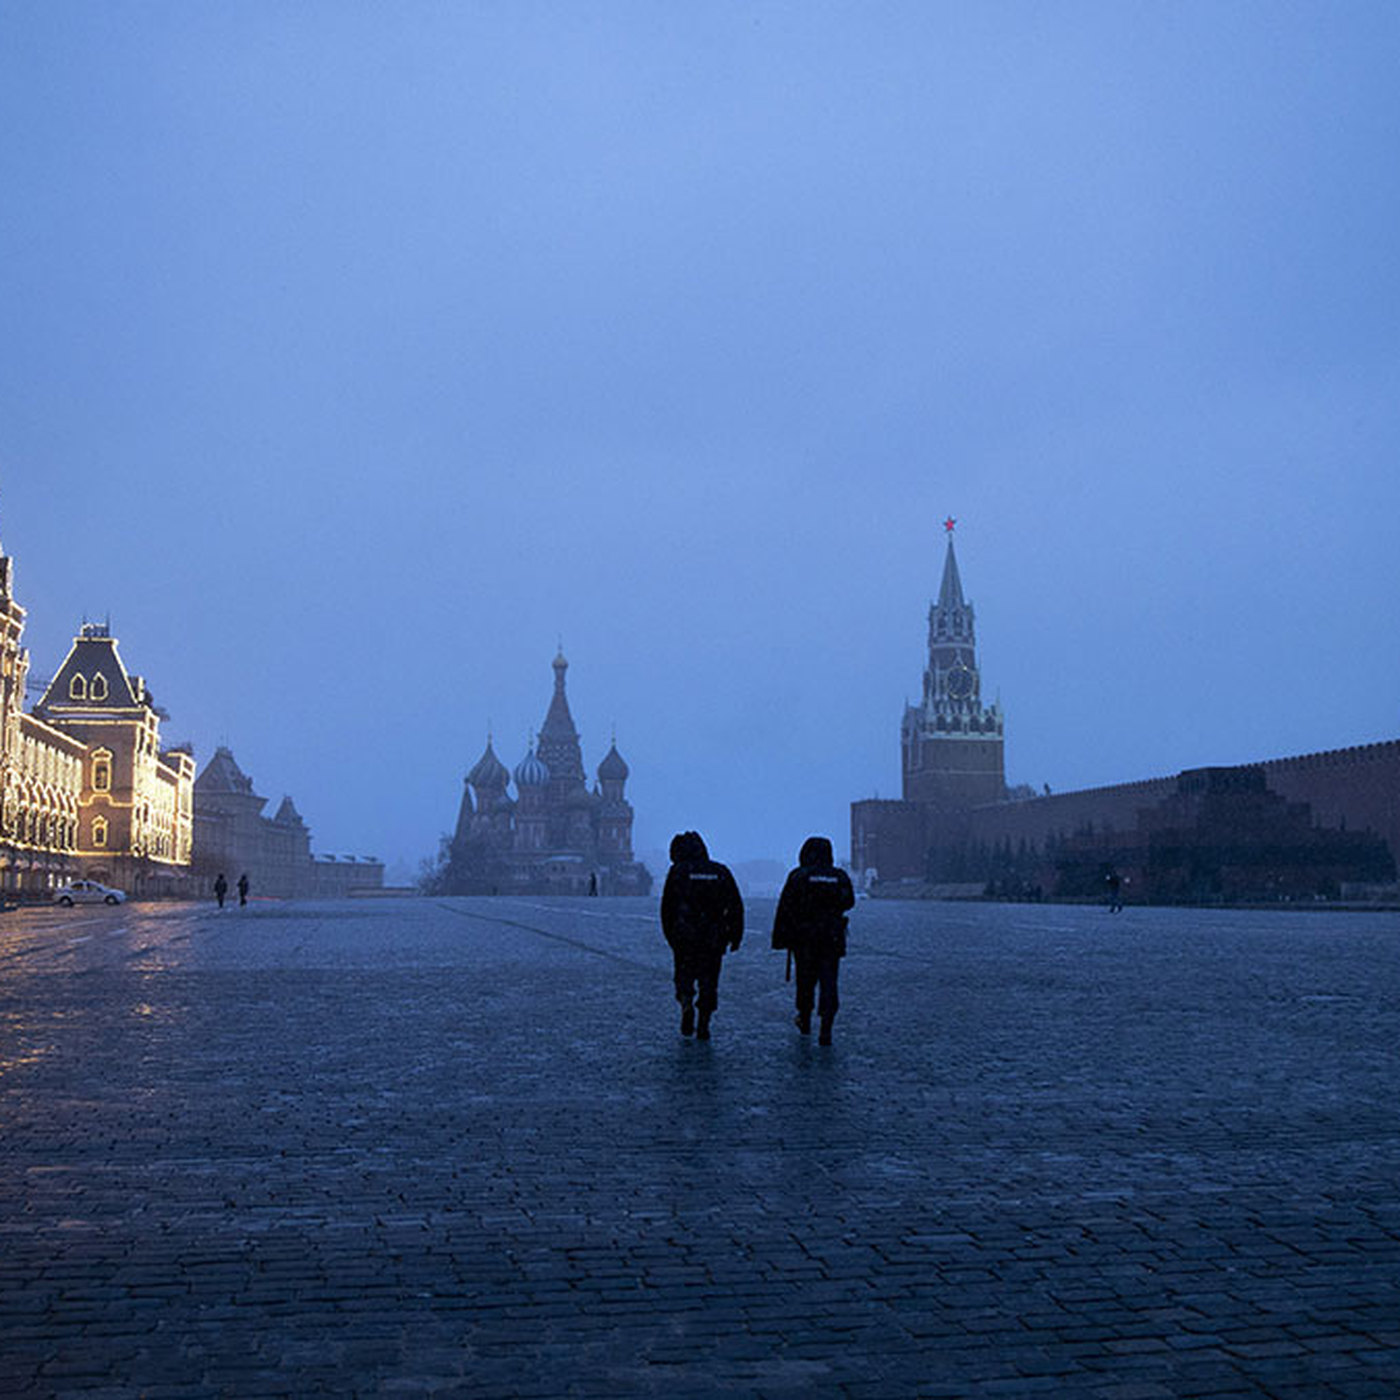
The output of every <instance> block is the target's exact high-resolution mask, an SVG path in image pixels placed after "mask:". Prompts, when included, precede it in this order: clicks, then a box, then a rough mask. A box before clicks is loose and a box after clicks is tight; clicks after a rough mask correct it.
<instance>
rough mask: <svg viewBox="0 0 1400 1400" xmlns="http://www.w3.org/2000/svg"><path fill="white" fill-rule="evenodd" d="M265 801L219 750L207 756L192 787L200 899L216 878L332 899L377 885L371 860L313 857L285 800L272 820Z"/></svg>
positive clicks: (270, 892)
mask: <svg viewBox="0 0 1400 1400" xmlns="http://www.w3.org/2000/svg"><path fill="white" fill-rule="evenodd" d="M266 806H267V798H265V797H262V796H260V795H259V794H258V793H257V792H255V791H254V790H253V780H252V779H251V778H250V777H249V776H248V775H247V774H246V773H244V771H243V770H242V769H241V768H240V767H239V766H238V762H237V760H236V759H235V758H234V756H233V753H232V751H231V750H230V749H229V748H227V747H226V746H222V745H221V746H220V747H219V748H218V749H216V750H215V752H214V756H213V758H211V759H210V760H209V762H208V763H207V764H205V766H204V769H203V771H202V772H201V773H200V774H199V776H198V777H197V778H196V779H195V781H194V870H195V875H196V877H197V879H198V882H199V888H200V891H201V893H202V894H207V892H208V891H209V890H210V889H211V888H212V886H213V883H214V881H215V879H216V878H217V877H218V876H219V875H220V874H222V875H223V876H224V877H225V878H226V879H227V880H228V882H229V884H230V885H233V884H234V883H235V881H237V879H238V877H239V876H240V875H245V874H246V875H247V876H248V882H249V884H250V885H251V887H252V890H253V893H254V895H257V896H271V897H274V898H278V899H333V898H340V897H343V896H345V895H349V894H355V893H360V892H363V891H366V890H376V889H379V888H380V887H381V886H382V885H383V884H384V863H383V862H382V861H380V860H376V859H375V858H374V857H372V856H358V857H352V856H346V857H336V856H313V855H312V853H311V832H310V830H309V828H308V827H307V825H306V823H305V822H304V821H303V820H302V817H301V813H300V812H298V811H297V809H296V804H295V803H294V802H293V801H292V799H291V798H290V797H284V798H283V799H282V800H281V802H280V803H279V804H278V806H277V810H276V811H275V812H274V813H273V815H272V816H270V817H266V816H264V815H263V808H264V807H266Z"/></svg>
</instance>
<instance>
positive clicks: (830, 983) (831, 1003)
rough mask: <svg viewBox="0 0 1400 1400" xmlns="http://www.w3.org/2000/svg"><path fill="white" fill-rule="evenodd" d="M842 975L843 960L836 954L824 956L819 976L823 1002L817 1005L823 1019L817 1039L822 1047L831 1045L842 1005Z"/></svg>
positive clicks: (819, 1014)
mask: <svg viewBox="0 0 1400 1400" xmlns="http://www.w3.org/2000/svg"><path fill="white" fill-rule="evenodd" d="M840 973H841V959H840V958H838V957H837V956H836V955H835V954H834V953H827V954H825V955H823V957H822V960H821V971H820V973H819V974H818V976H819V979H820V982H821V1000H820V1001H819V1002H818V1004H817V1015H818V1016H819V1017H820V1018H821V1023H822V1029H821V1034H820V1035H819V1036H818V1037H817V1040H818V1043H819V1044H821V1045H830V1044H831V1023H832V1022H833V1021H834V1020H835V1019H836V1012H837V1009H838V1008H839V1007H840V1005H841V996H840V991H839V988H838V986H837V982H838V979H839V977H840Z"/></svg>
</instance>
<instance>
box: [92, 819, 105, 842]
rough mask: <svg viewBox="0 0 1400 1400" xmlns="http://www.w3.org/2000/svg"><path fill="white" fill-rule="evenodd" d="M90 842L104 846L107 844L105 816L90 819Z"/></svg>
mask: <svg viewBox="0 0 1400 1400" xmlns="http://www.w3.org/2000/svg"><path fill="white" fill-rule="evenodd" d="M92 844H93V845H94V846H105V845H106V844H107V818H106V817H94V818H93V819H92Z"/></svg>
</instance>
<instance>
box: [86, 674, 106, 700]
mask: <svg viewBox="0 0 1400 1400" xmlns="http://www.w3.org/2000/svg"><path fill="white" fill-rule="evenodd" d="M88 696H89V698H90V699H93V700H105V699H106V698H107V677H106V676H103V675H100V674H99V675H96V676H94V677H93V678H92V684H91V685H90V686H89V687H88Z"/></svg>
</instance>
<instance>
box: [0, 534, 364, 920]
mask: <svg viewBox="0 0 1400 1400" xmlns="http://www.w3.org/2000/svg"><path fill="white" fill-rule="evenodd" d="M14 590H15V569H14V561H13V560H12V559H11V558H10V557H9V556H8V555H6V554H5V553H4V550H3V548H0V893H3V894H7V895H11V896H14V895H19V896H42V894H44V893H45V892H47V891H49V890H51V889H53V888H54V887H55V886H57V885H59V884H62V883H64V882H65V881H68V880H73V879H78V878H84V879H91V880H97V881H100V882H101V883H102V884H106V885H113V886H115V887H116V888H118V889H122V890H125V891H126V892H127V893H128V894H130V895H132V896H136V897H143V896H144V897H151V896H171V895H173V896H183V897H186V898H195V897H200V896H203V895H205V894H206V893H207V891H208V888H209V885H210V883H211V882H212V880H213V878H214V875H215V874H217V873H218V871H219V870H223V871H224V872H225V873H226V875H227V877H228V880H229V882H230V884H232V882H233V881H234V880H236V879H237V878H238V876H239V875H240V874H241V873H243V872H244V871H245V870H246V871H248V872H249V874H250V878H251V879H252V881H253V889H254V893H255V894H269V895H284V896H288V895H343V894H347V893H350V892H351V891H352V890H355V889H359V888H366V887H376V886H378V885H381V884H382V883H383V870H384V868H383V866H382V865H381V864H379V863H378V862H375V861H372V860H359V861H355V860H350V859H348V858H346V859H343V860H339V861H337V860H335V859H333V858H326V857H313V856H312V855H311V853H310V834H309V832H307V830H306V827H305V825H304V824H303V823H302V822H301V819H300V817H299V816H296V815H295V808H294V807H292V806H291V800H290V798H288V799H285V800H284V803H283V807H282V809H281V810H280V811H279V813H278V816H277V817H276V818H274V819H268V818H263V817H260V816H259V815H258V812H259V811H260V809H261V807H262V805H263V802H264V799H262V798H260V797H257V796H256V795H255V794H253V792H252V784H251V782H248V781H247V779H246V778H243V775H242V774H241V773H237V765H236V764H233V762H232V755H231V754H229V753H228V751H227V750H226V749H220V750H219V751H218V753H216V754H215V757H214V759H213V760H211V762H210V764H209V766H208V767H207V768H206V769H205V772H204V773H203V774H201V775H200V777H199V779H198V780H196V778H195V761H194V754H193V752H192V751H191V750H190V748H189V747H188V746H187V745H175V746H173V747H171V748H169V749H162V747H161V740H160V726H161V721H162V720H164V719H166V718H167V716H166V714H165V712H164V711H163V710H161V709H160V707H159V706H157V704H156V703H155V700H154V698H153V697H152V695H151V692H150V690H149V688H148V687H147V685H146V683H145V681H144V680H143V679H142V678H141V677H140V676H135V675H132V674H131V673H130V672H128V670H127V669H126V666H125V665H124V663H123V662H122V659H121V656H120V654H119V653H118V651H117V643H116V639H115V638H114V637H112V635H111V632H110V629H109V628H108V627H106V626H104V625H101V624H96V623H84V624H83V627H82V628H81V630H80V632H79V634H78V636H77V637H75V638H74V640H73V644H72V646H71V648H70V649H69V652H68V655H67V656H66V657H65V658H64V660H63V663H62V665H60V667H59V668H58V671H57V672H56V673H55V674H54V677H53V679H52V680H51V681H50V682H49V684H48V686H47V687H46V688H45V690H44V693H43V695H42V697H41V698H40V699H39V700H38V702H37V703H36V704H35V705H34V707H33V710H32V712H28V713H27V712H26V711H25V709H24V700H25V690H26V686H27V683H28V679H29V653H28V652H27V651H26V650H25V648H24V646H23V645H22V641H23V633H24V621H25V610H24V608H22V607H21V606H20V604H19V603H18V601H17V600H16V597H15V591H14ZM230 765H231V767H232V772H233V773H237V777H238V779H241V780H242V782H243V783H245V784H246V789H244V788H243V787H241V786H239V785H238V783H237V782H233V780H232V778H231V774H230ZM230 783H232V785H233V786H234V787H235V788H236V789H237V791H236V793H235V794H233V795H232V800H230V794H229V793H227V792H226V791H225V790H224V789H225V788H226V787H228V786H229V785H230ZM254 804H256V805H254ZM230 808H232V809H233V810H234V815H233V816H230ZM288 811H290V813H291V814H292V816H294V817H295V822H294V823H293V822H290V821H288V820H286V817H287V813H288Z"/></svg>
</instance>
